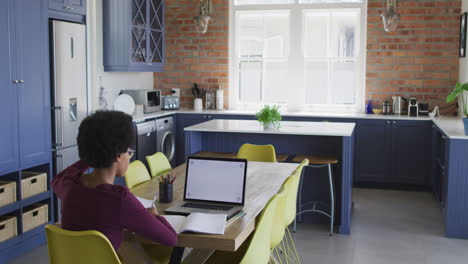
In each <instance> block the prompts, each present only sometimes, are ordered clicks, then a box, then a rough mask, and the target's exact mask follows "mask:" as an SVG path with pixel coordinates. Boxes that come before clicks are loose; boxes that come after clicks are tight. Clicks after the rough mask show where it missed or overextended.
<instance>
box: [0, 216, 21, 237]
mask: <svg viewBox="0 0 468 264" xmlns="http://www.w3.org/2000/svg"><path fill="white" fill-rule="evenodd" d="M17 235H18V228H17V221H16V216H9V215H5V216H0V242H3V241H5V240H8V239H10V238H13V237H15V236H17Z"/></svg>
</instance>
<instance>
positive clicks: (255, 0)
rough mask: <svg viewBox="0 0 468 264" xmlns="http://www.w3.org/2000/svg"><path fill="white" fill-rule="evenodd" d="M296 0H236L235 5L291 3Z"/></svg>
mask: <svg viewBox="0 0 468 264" xmlns="http://www.w3.org/2000/svg"><path fill="white" fill-rule="evenodd" d="M294 1H295V0H235V1H234V5H265V4H266V5H273V4H291V3H294Z"/></svg>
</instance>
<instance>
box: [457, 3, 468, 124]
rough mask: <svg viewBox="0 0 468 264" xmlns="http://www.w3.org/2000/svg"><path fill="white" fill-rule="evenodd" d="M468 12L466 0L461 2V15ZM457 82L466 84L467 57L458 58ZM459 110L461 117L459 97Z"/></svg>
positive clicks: (467, 73) (467, 77) (467, 74)
mask: <svg viewBox="0 0 468 264" xmlns="http://www.w3.org/2000/svg"><path fill="white" fill-rule="evenodd" d="M467 11H468V0H462V11H461V12H462V13H463V12H467ZM458 81H459V82H461V83H466V82H468V57H465V58H460V68H459V72H458ZM458 103H459V105H460V108H459V110H458V115H459V116H463V105H462V103H463V102H462V100H461V97H460V98H459V100H458Z"/></svg>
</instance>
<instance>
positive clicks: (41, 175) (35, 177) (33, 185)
mask: <svg viewBox="0 0 468 264" xmlns="http://www.w3.org/2000/svg"><path fill="white" fill-rule="evenodd" d="M45 191H47V173H45V172H32V171H23V172H22V173H21V198H22V199H24V198H27V197H31V196H33V195H36V194H38V193H42V192H45Z"/></svg>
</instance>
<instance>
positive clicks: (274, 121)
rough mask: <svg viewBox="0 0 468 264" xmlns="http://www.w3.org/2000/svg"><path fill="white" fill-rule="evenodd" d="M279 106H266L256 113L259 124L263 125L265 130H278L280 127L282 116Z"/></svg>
mask: <svg viewBox="0 0 468 264" xmlns="http://www.w3.org/2000/svg"><path fill="white" fill-rule="evenodd" d="M278 108H279V106H277V105H273V106H268V105H267V106H265V107H263V108H262V110H260V111H259V112H257V113H256V115H255V117H257V120H258V122H260V123H261V124H262V125H263V128H264V129H278V128H279V127H280V121H281V114H280V112H279V110H278Z"/></svg>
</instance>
